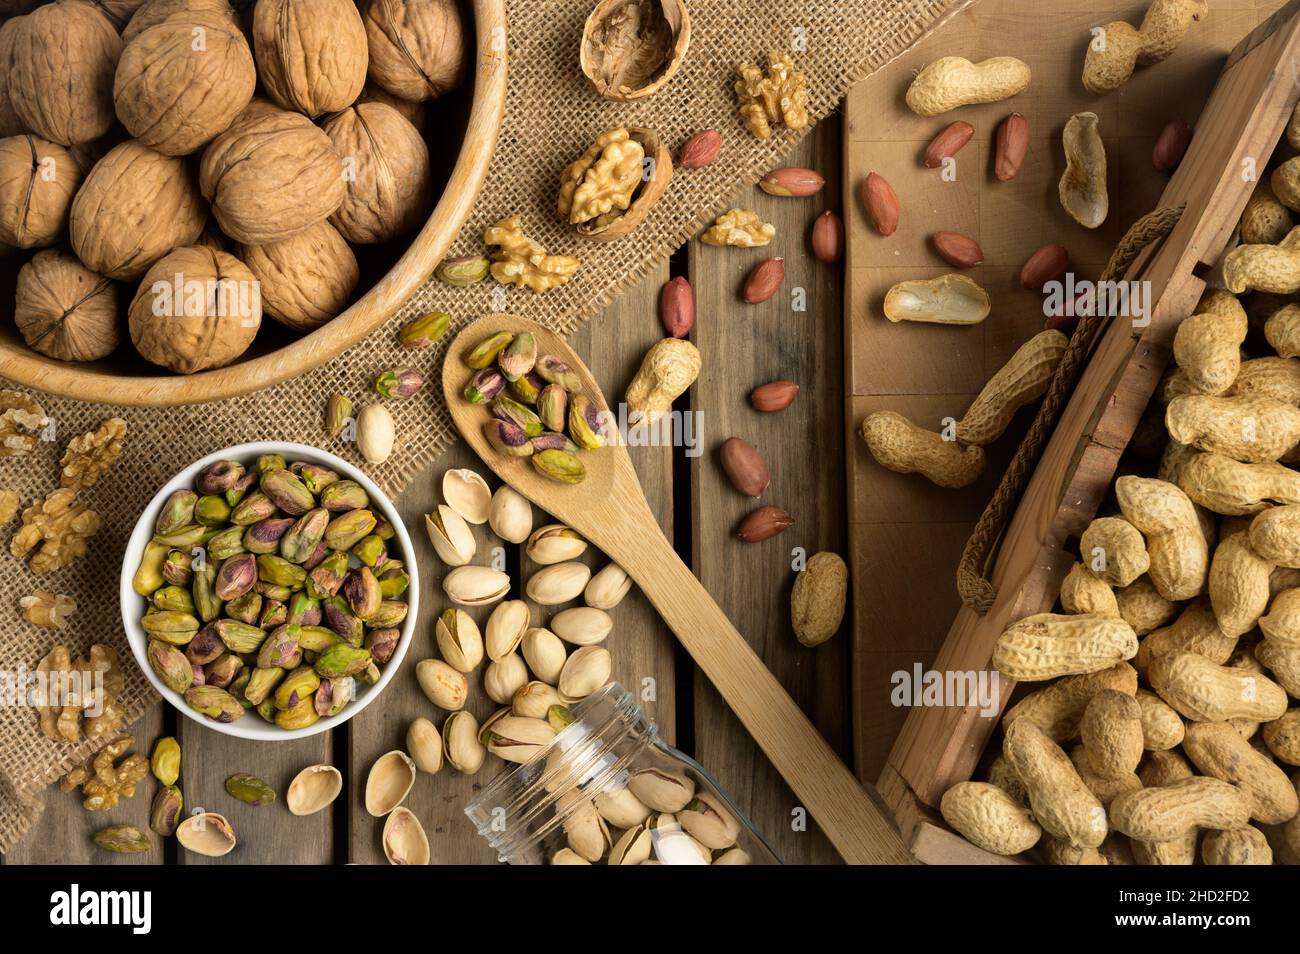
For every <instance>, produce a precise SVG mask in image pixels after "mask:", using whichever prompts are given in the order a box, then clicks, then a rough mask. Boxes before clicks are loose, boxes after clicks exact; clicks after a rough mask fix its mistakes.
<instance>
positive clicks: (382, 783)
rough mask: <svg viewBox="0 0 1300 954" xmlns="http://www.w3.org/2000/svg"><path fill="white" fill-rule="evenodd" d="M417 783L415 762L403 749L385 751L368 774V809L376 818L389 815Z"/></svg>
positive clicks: (366, 799) (366, 798)
mask: <svg viewBox="0 0 1300 954" xmlns="http://www.w3.org/2000/svg"><path fill="white" fill-rule="evenodd" d="M414 784H415V763H414V762H412V761H411V757H410V756H409V755H407V754H406V753H405V752H403V751H402V750H401V749H394V750H393V751H391V752H385V753H384V754H383V755H381V756H379V758H378V759H376V760H375V764H374V765H372V766H371V767H370V774H369V775H368V776H366V797H365V801H366V811H368V812H369V813H370V814H372V815H374V816H375V817H376V818H382V817H383V816H384V815H387V814H388V813H389V812H391V811H392V810H393V809H394V808H396V807H397V806H398V805H400V804H402V802H403V801H405V799H406V795H407V793H408V792H410V790H411V786H412V785H414Z"/></svg>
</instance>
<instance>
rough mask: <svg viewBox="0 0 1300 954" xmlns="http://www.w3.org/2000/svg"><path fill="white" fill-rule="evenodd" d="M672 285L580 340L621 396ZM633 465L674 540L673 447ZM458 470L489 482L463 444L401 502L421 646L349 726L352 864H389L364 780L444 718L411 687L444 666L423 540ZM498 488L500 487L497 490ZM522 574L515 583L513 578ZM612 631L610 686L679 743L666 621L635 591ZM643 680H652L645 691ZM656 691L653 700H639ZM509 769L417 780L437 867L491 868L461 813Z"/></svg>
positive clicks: (645, 451)
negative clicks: (433, 665) (415, 726)
mask: <svg viewBox="0 0 1300 954" xmlns="http://www.w3.org/2000/svg"><path fill="white" fill-rule="evenodd" d="M666 277H667V269H666V267H665V268H664V269H661V270H658V271H657V272H656V273H654V274H652V275H651V276H649V277H648V278H647V279H646V281H645V282H644V283H643V284H642V285H641V286H638V287H637V288H634V289H631V290H630V291H628V292H627V293H626V294H625V295H624V296H623V297H622V298H621V299H620V300H619V302H618V303H617V304H615V305H614V306H612V307H611V308H610V309H609V310H608V311H606V312H605V314H604V315H602V316H601V317H599V318H596V319H594V320H593V321H592V322H591V323H590V324H589V325H587V326H586V327H585V328H584V329H583V330H582V331H581V332H579V334H578V335H577V336H576V337H575V347H577V349H578V350H579V352H580V353H582V354H583V355H584V356H585V357H586V359H587V360H588V363H589V366H590V367H591V369H592V372H593V374H595V376H596V377H597V379H598V380H599V381H600V384H601V387H602V389H607V391H608V393H610V394H619V393H621V391H622V387H623V386H624V384H625V382H626V381H628V380H630V379H631V376H632V375H633V374H634V373H635V371H636V367H637V366H638V364H639V362H640V355H641V354H642V353H643V352H644V350H645V348H647V347H649V345H650V344H651V343H653V342H654V341H655V340H657V339H658V338H659V337H660V333H659V325H658V320H657V318H656V317H655V302H656V300H657V296H658V290H659V286H660V284H662V282H663V281H664V280H665V279H666ZM631 453H632V457H633V461H634V463H635V465H636V467H637V472H638V475H639V476H640V478H641V482H642V486H643V487H644V488H645V491H646V496H647V498H648V499H649V501H650V504H651V507H652V508H653V509H654V510H655V512H656V513H657V514H658V515H659V516H660V522H661V525H662V526H663V527H664V529H665V532H669V533H671V530H672V509H673V508H672V460H671V449H669V448H633V449H631ZM454 467H470V468H473V469H474V470H477V471H478V472H479V473H481V474H483V475H484V477H485V478H490V476H491V475H490V473H489V472H488V470H487V468H486V467H484V466H483V465H482V463H481V462H480V461H478V459H477V458H476V457H474V455H473V453H472V452H471V451H470V450H469V449H468V448H466V447H465V446H464V445H463V444H457V445H456V446H455V447H453V448H452V449H451V450H450V451H448V452H447V453H446V454H444V455H443V456H442V457H441V458H440V459H439V460H438V461H436V462H435V463H434V464H433V465H432V466H431V467H430V468H429V469H428V470H427V471H426V472H425V473H424V474H422V475H420V476H419V477H417V478H416V479H415V480H414V481H412V483H411V485H410V487H409V489H408V490H407V491H406V493H405V494H403V496H402V498H401V499H400V501H399V509H400V510H401V511H402V518H403V520H404V522H405V523H406V525H407V526H408V527H409V528H411V531H412V538H413V539H414V540H415V545H416V549H417V560H418V562H419V565H420V568H421V573H422V576H421V604H420V605H421V610H420V622H419V624H418V626H417V627H416V634H417V635H416V643H415V645H413V646H412V648H411V652H410V654H409V655H408V657H407V660H406V662H405V664H404V665H403V671H402V672H401V673H400V674H399V677H398V678H397V679H395V680H394V681H393V683H392V684H391V685H390V686H389V688H388V690H387V692H386V694H385V697H384V698H383V699H381V700H379V702H378V703H376V704H375V705H373V706H372V707H371V708H370V709H368V710H366V711H365V712H363V713H361V715H359V716H358V717H357V718H356V719H354V720H352V722H351V723H349V762H350V764H351V773H350V778H349V791H348V794H347V798H348V804H347V810H348V812H349V813H350V826H351V830H350V840H349V859H350V860H351V861H353V862H357V863H367V864H382V863H383V862H384V857H383V852H382V848H381V845H380V832H381V830H382V827H383V826H382V822H381V821H380V820H378V819H374V818H371V817H370V816H369V815H367V814H366V812H365V809H364V807H363V799H362V792H363V789H364V785H365V777H366V773H367V772H368V771H369V768H370V766H371V765H372V764H373V762H374V760H375V759H376V758H377V757H378V756H379V755H381V754H383V753H384V752H386V751H388V750H390V749H394V748H403V747H404V745H405V741H404V739H405V734H406V728H407V726H408V725H409V724H410V722H411V720H413V719H415V718H417V717H420V716H423V717H425V718H428V719H431V720H432V721H433V722H434V723H435V724H436V725H438V726H441V725H442V723H443V720H444V719H445V717H446V715H445V713H442V712H440V711H439V710H437V709H436V708H435V707H434V706H433V705H432V704H431V703H430V702H429V701H428V700H427V699H426V698H425V696H424V694H423V693H422V692H421V691H420V688H419V685H418V684H417V682H416V679H415V664H416V663H417V662H418V661H419V660H421V659H425V658H429V657H433V656H437V647H436V644H435V642H434V639H433V630H434V622H435V620H436V619H437V617H438V614H439V613H440V612H441V611H442V610H443V609H445V608H447V607H448V606H450V605H451V603H450V602H449V601H448V600H447V598H446V595H445V594H444V593H443V591H442V588H441V585H440V584H441V579H442V576H443V575H444V571H445V568H444V567H443V565H442V563H441V561H440V560H439V559H438V557H437V556H436V554H434V552H433V548H432V546H431V545H430V544H429V542H428V539H427V537H426V535H425V533H424V528H423V527H424V517H423V515H424V514H425V513H426V512H428V511H429V510H430V509H432V508H433V507H434V506H436V505H437V503H438V502H439V501H440V500H441V490H440V488H441V482H442V475H443V474H444V473H445V472H446V471H447V470H448V469H451V468H454ZM489 482H490V483H492V484H493V486H495V480H494V479H490V480H489ZM548 520H549V518H548V517H547V516H546V515H545V514H544V513H542V512H541V511H540V510H535V511H534V526H535V527H537V526H541V525H542V524H543V523H544V522H547V521H548ZM473 529H474V531H475V537H476V539H477V540H478V543H479V549H478V554H477V556H476V557H475V560H474V562H475V563H479V564H488V563H491V562H492V553H491V549H492V548H493V547H497V546H501V545H502V542H501V541H500V540H498V539H497V538H496V537H495V535H494V534H492V533H491V531H490V530H489V529H488V527H487V526H486V525H484V526H481V527H474V528H473ZM506 546H507V549H509V550H510V551H511V552H510V553H509V555H508V557H507V560H508V563H507V566H508V567H510V568H511V569H512V572H515V574H516V577H517V579H516V584H517V590H516V592H514V593H512V594H511V597H512V598H522V595H523V593H522V583H523V579H524V577H523V576H521V575H520V572H522V573H527V572H529V571H530V568H529V566H528V561H527V560H526V559H525V558H524V557H523V553H522V547H519V548H514V547H509V545H506ZM586 559H587V560H588V562H590V563H591V564H592V565H593V566H603V565H604V564H605V563H606V562H607V561H606V560H605V559H604V557H603V556H601V555H599V554H597V553H596V552H594V551H589V555H588V556H587V557H586ZM515 568H518V572H516V569H515ZM469 612H470V614H471V615H472V616H473V617H474V619H475V620H476V621H477V622H478V623H479V625H480V628H482V627H484V626H485V625H486V622H487V618H488V616H489V614H490V609H482V610H477V609H475V610H470V611H469ZM552 613H553V610H548V611H547V612H545V613H543V612H542V611H541V610H540V609H536V610H535V613H534V622H535V623H536V624H540V623H542V622H543V621H544V620H545V619H546V618H549V616H550V615H552ZM611 615H612V616H613V617H614V621H615V629H614V632H613V634H612V635H611V636H610V639H609V643H608V648H609V649H610V651H611V653H612V654H613V656H614V678H616V679H617V680H619V681H620V682H621V683H622V684H623V685H624V686H626V687H627V688H628V689H630V690H632V691H633V692H635V693H638V698H640V699H641V700H642V705H643V706H644V707H645V709H646V711H647V712H648V713H649V714H650V716H651V718H653V719H654V720H655V721H656V722H657V723H658V724H659V725H660V728H661V729H662V730H663V732H664V733H665V735H666V736H667V737H668V738H669V739H671V738H672V737H673V732H674V714H675V704H676V696H675V685H674V675H673V642H672V636H671V634H670V633H668V632H667V630H666V629H665V628H664V627H663V625H662V623H660V622H659V619H658V616H657V615H656V614H655V613H654V612H653V610H652V609H651V608H650V607H649V605H648V604H647V603H646V601H645V600H644V598H643V597H642V596H641V595H640V594H639V593H636V592H633V593H630V594H629V595H628V596H627V597H626V598H625V599H624V601H623V603H622V604H620V605H619V606H618V607H617V608H616V609H615V610H613V611H611ZM484 668H485V667H480V668H479V670H478V672H477V673H475V674H474V675H473V676H471V678H470V682H471V690H470V701H469V704H468V708H469V710H470V711H471V712H473V713H474V714H475V716H476V717H478V718H479V719H480V720H482V719H483V718H485V717H486V716H488V715H490V714H491V713H492V712H494V711H495V710H496V708H497V706H496V704H495V703H493V702H492V701H491V700H490V699H488V698H487V696H486V695H485V694H484V692H483V689H482V675H483V669H484ZM646 680H650V682H649V683H646V682H645V681H646ZM643 688H646V689H652V691H653V693H654V699H653V700H650V699H648V698H647V697H646V695H645V693H643V692H642V690H643ZM506 767H507V766H506V763H504V762H502V761H501V760H500V759H498V758H496V757H493V756H489V757H488V759H487V761H486V762H485V763H484V766H483V768H482V770H481V771H480V772H479V773H478V774H477V775H476V776H474V777H466V776H463V775H460V774H458V773H456V772H455V771H453V770H452V769H451V768H449V767H444V768H443V770H442V771H441V772H440V773H439V774H438V775H437V776H434V777H432V778H430V777H428V776H421V777H420V778H419V779H417V781H416V785H415V787H414V789H413V790H412V792H411V794H410V796H408V798H407V801H406V805H407V807H409V808H411V810H412V811H414V812H415V813H416V815H417V816H418V817H419V818H420V820H421V822H422V823H423V824H424V826H425V830H426V832H427V833H428V835H429V840H430V846H431V849H432V860H433V862H434V863H435V864H490V863H492V862H494V861H495V860H496V858H495V856H494V854H493V852H492V850H491V849H490V848H489V847H488V845H487V843H486V842H485V841H484V840H483V839H482V838H480V837H479V835H478V834H477V833H476V832H475V831H474V829H473V826H472V825H471V824H470V822H469V820H468V819H467V818H466V817H465V814H464V806H465V804H466V803H467V802H468V801H469V800H470V799H472V798H473V797H474V795H475V794H476V793H477V792H478V790H479V789H480V788H481V787H482V786H483V785H484V784H486V783H487V782H488V781H490V780H491V779H492V778H493V777H494V776H495V775H496V774H497V773H498V772H501V771H503V770H505V769H506Z"/></svg>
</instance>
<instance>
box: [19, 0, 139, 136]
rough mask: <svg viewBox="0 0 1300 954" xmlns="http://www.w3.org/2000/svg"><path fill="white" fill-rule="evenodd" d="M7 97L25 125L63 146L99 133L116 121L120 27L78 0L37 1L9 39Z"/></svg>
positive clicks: (120, 41)
mask: <svg viewBox="0 0 1300 954" xmlns="http://www.w3.org/2000/svg"><path fill="white" fill-rule="evenodd" d="M10 43H11V46H10V50H9V68H8V72H9V98H10V101H11V102H12V104H13V108H14V111H15V112H16V113H17V114H18V118H19V119H21V120H22V123H23V125H24V126H25V127H26V128H28V129H30V130H31V131H32V132H34V133H36V134H37V135H38V136H41V137H42V138H45V139H48V140H50V141H51V142H57V143H59V144H61V145H64V146H72V145H75V144H77V143H83V142H90V141H91V140H92V139H98V138H99V137H100V136H102V135H104V133H106V132H108V128H109V127H110V126H111V125H113V98H112V89H113V71H114V70H115V69H116V68H117V62H118V57H119V56H121V54H122V39H121V37H119V36H118V35H117V30H115V29H114V28H113V24H112V23H110V22H109V21H108V18H107V17H105V16H104V14H102V13H101V12H100V11H99V10H97V9H96V8H95V7H92V6H91V5H90V4H88V3H79V2H75V0H60V2H58V3H50V4H46V5H45V6H43V7H37V8H36V9H35V10H33V11H32V12H31V13H30V14H28V15H27V16H25V17H22V18H21V19H20V20H18V26H17V27H16V28H15V29H14V32H13V36H12V37H11V39H10Z"/></svg>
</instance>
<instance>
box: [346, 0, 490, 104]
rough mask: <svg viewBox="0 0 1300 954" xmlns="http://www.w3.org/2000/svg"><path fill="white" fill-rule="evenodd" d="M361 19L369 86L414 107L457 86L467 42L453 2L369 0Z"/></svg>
mask: <svg viewBox="0 0 1300 954" xmlns="http://www.w3.org/2000/svg"><path fill="white" fill-rule="evenodd" d="M364 19H365V24H366V37H367V39H368V41H369V47H370V67H369V75H370V79H371V81H372V82H374V83H376V84H378V85H379V86H382V87H383V88H384V89H386V90H388V91H389V92H390V93H392V94H393V95H394V96H399V97H401V98H402V99H409V100H411V101H412V102H415V103H418V102H421V101H422V100H426V99H437V98H438V97H439V96H441V95H443V94H444V93H446V92H448V91H449V90H451V89H453V88H454V87H455V86H456V85H457V84H458V83H459V82H460V78H461V74H462V72H463V71H464V67H465V39H466V38H465V27H464V24H463V23H462V22H461V18H460V11H459V10H458V9H457V7H456V3H455V0H370V4H369V5H368V6H367V7H366V11H365V16H364Z"/></svg>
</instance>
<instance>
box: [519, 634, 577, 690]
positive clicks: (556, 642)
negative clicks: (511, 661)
mask: <svg viewBox="0 0 1300 954" xmlns="http://www.w3.org/2000/svg"><path fill="white" fill-rule="evenodd" d="M519 645H520V649H521V650H522V651H523V654H524V661H525V662H527V663H528V668H529V669H531V670H532V672H533V675H535V676H536V677H537V678H538V679H540V680H542V682H545V683H547V684H548V685H552V686H553V685H555V684H556V683H558V682H559V681H560V672H561V671H562V670H563V669H564V661H565V659H567V658H568V650H566V649H565V648H564V642H563V640H561V639H560V637H558V636H556V635H555V634H554V633H553V632H551V631H550V630H549V629H545V628H543V627H534V628H533V629H530V630H529V631H528V632H526V633H524V638H523V640H522V642H521V643H520V644H519Z"/></svg>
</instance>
